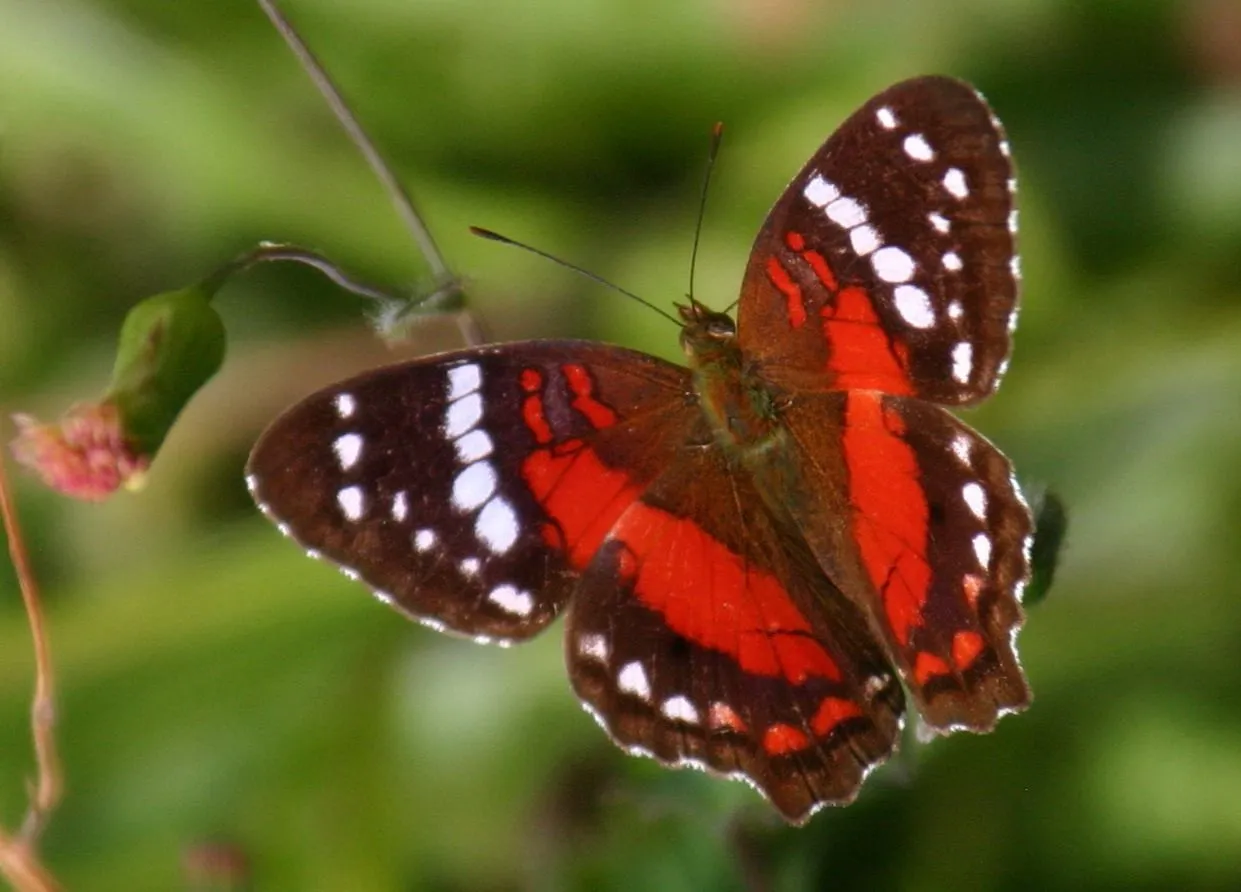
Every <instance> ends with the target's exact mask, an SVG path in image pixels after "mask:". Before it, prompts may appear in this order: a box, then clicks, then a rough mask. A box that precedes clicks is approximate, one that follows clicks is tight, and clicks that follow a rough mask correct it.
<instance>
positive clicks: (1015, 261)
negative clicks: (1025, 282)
mask: <svg viewBox="0 0 1241 892" xmlns="http://www.w3.org/2000/svg"><path fill="white" fill-rule="evenodd" d="M1008 268H1009V269H1010V270H1012V273H1013V278H1014V279H1020V278H1021V255H1019V254H1014V255H1013V258H1012V259H1011V260H1010V261H1008Z"/></svg>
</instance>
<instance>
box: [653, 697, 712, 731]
mask: <svg viewBox="0 0 1241 892" xmlns="http://www.w3.org/2000/svg"><path fill="white" fill-rule="evenodd" d="M659 711H660V712H662V713H663V714H664V716H665V717H667V718H670V719H672V721H674V722H684V723H685V724H687V725H697V724H698V723H699V722H700V721H702V720H701V719H700V718H699V717H698V710H697V709H696V708H695V707H694V704H693V703H690V702H689V700H688V699H687V698H686V697H684V696H683V695H681V694H677V695H676V696H675V697H669V698H668V699H667V700H665V701H664V702H663V705H662V706H660V707H659Z"/></svg>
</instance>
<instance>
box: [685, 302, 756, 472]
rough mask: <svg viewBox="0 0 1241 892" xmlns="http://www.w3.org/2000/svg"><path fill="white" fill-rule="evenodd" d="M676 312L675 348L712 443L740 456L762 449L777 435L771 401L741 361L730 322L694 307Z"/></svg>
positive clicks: (698, 305) (749, 367) (750, 368)
mask: <svg viewBox="0 0 1241 892" xmlns="http://www.w3.org/2000/svg"><path fill="white" fill-rule="evenodd" d="M679 309H680V311H681V318H682V319H684V320H685V327H684V328H683V329H681V347H682V349H684V351H685V355H686V358H687V359H688V361H689V366H690V369H691V371H693V373H694V387H695V389H696V390H697V392H698V400H699V405H700V406H701V407H702V411H703V413H704V414H705V415H706V417H707V420H708V421H709V422H710V424H711V428H712V430H713V432H714V433H715V437H716V440H717V441H718V442H719V443H720V444H721V445H723V446H725V447H729V448H740V449H741V450H743V451H745V452H749V451H752V450H764V449H766V448H768V447H769V446H771V444H772V443H773V438H774V437H775V436H776V434H777V432H778V430H779V425H778V420H777V415H776V402H775V398H774V395H773V394H772V392H771V390H770V387H769V385H768V384H767V383H766V382H765V381H763V380H762V378H760V377H759V376H758V375H757V374H756V372H755V369H754V368H753V366H752V365H751V364H750V363H747V362H746V360H745V357H744V355H743V354H742V352H741V348H740V346H739V345H738V344H737V327H736V325H735V324H734V323H733V320H732V318H731V317H729V316H728V315H726V314H724V313H715V312H712V311H710V310H708V309H706V308H705V307H703V306H702V304H699V303H697V302H694V303H692V304H691V305H690V306H688V307H681V308H679Z"/></svg>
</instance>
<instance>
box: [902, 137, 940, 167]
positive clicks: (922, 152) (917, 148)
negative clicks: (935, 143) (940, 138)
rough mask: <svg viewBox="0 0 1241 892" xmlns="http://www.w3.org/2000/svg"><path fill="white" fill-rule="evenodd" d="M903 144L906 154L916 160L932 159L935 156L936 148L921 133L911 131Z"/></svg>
mask: <svg viewBox="0 0 1241 892" xmlns="http://www.w3.org/2000/svg"><path fill="white" fill-rule="evenodd" d="M901 145H902V147H903V148H904V149H905V154H906V155H908V156H909V157H910V158H912V159H914V160H915V161H930V160H931V159H932V158H934V157H935V150H934V149H932V148H931V144H930V143H928V142H927V141H926V138H925V137H924V136H923V135H922V134H921V133H911V134H910V135H909V136H907V137H905V142H904V143H902V144H901Z"/></svg>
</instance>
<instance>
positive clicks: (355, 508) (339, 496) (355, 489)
mask: <svg viewBox="0 0 1241 892" xmlns="http://www.w3.org/2000/svg"><path fill="white" fill-rule="evenodd" d="M336 503H337V504H338V505H340V510H341V513H342V514H344V515H345V520H353V521H358V520H361V519H362V515H363V514H364V513H365V512H366V496H365V495H364V494H363V492H362V487H360V486H346V487H345V488H344V489H342V490H341V491H340V492H338V493H336Z"/></svg>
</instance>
